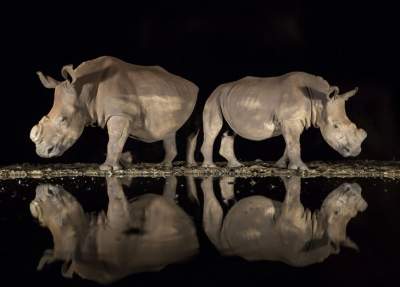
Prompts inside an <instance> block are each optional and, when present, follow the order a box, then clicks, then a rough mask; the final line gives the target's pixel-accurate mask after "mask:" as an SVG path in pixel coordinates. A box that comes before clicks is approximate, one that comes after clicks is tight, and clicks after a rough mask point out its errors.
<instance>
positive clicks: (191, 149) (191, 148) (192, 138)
mask: <svg viewBox="0 0 400 287" xmlns="http://www.w3.org/2000/svg"><path fill="white" fill-rule="evenodd" d="M199 131H200V129H197V131H195V132H194V133H192V134H190V135H189V137H188V138H187V143H186V165H187V166H188V167H192V166H196V165H197V163H196V160H195V158H194V153H195V151H196V146H197V137H198V135H199Z"/></svg>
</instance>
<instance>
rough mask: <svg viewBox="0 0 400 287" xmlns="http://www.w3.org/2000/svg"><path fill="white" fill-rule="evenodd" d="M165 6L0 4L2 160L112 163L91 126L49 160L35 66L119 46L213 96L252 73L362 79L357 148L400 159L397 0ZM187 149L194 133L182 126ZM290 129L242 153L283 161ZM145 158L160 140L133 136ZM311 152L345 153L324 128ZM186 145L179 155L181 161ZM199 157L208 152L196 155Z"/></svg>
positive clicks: (369, 155)
mask: <svg viewBox="0 0 400 287" xmlns="http://www.w3.org/2000/svg"><path fill="white" fill-rule="evenodd" d="M189 2H190V1H188V3H187V4H186V5H185V6H182V5H172V4H171V2H168V3H165V4H164V5H162V6H157V7H156V5H155V4H154V3H151V2H148V3H147V5H146V6H147V7H144V5H143V4H141V5H140V4H139V2H131V1H125V2H121V3H119V2H118V1H108V2H101V1H98V2H94V3H90V2H84V3H86V4H85V6H84V5H83V1H81V3H72V2H65V1H54V2H51V3H47V4H38V3H31V4H28V3H16V2H14V3H13V5H12V6H10V5H8V6H4V7H3V9H2V10H1V14H2V15H1V29H2V31H1V32H2V33H1V37H2V49H3V52H2V85H1V87H2V89H1V92H2V94H1V107H2V109H1V110H2V113H1V127H2V140H1V149H0V164H2V165H4V164H11V163H22V162H34V163H40V162H42V163H47V162H75V161H80V162H99V163H100V162H102V161H103V160H104V158H105V151H106V144H107V134H106V132H105V131H104V130H101V129H100V128H87V129H86V130H85V132H84V133H83V135H82V137H81V138H80V139H79V140H78V142H77V143H76V144H75V145H74V146H73V147H72V148H71V149H70V150H68V151H67V152H66V153H65V154H64V155H63V156H62V157H61V158H56V159H50V160H49V159H41V158H39V157H38V156H37V155H36V154H35V150H34V145H33V143H31V142H30V140H29V131H30V129H31V127H32V126H33V125H34V124H35V123H37V121H38V120H39V119H40V118H41V117H42V116H43V115H45V114H46V113H47V112H48V111H49V110H50V108H51V105H52V100H53V97H52V91H50V90H47V89H45V88H44V87H43V86H42V85H41V84H40V82H39V80H38V78H37V76H36V74H35V72H36V71H37V70H41V71H43V72H44V73H45V74H49V75H51V76H53V77H54V78H56V79H61V75H60V69H61V67H62V66H63V65H66V64H74V66H77V65H79V64H80V63H81V62H82V61H85V60H88V59H93V58H95V57H98V56H102V55H112V56H115V57H118V58H121V59H123V60H125V61H127V62H131V63H135V64H142V65H161V66H163V67H164V68H166V69H167V70H169V71H170V72H172V73H176V74H178V75H181V76H183V77H185V78H187V79H189V80H191V81H193V82H195V83H196V84H197V85H198V86H199V87H200V94H199V103H200V104H203V103H204V102H205V99H206V98H207V97H208V95H209V94H210V93H211V92H212V90H213V89H214V88H215V87H216V86H217V85H218V84H220V83H223V82H227V81H232V80H237V79H238V78H240V77H243V76H246V75H253V76H273V75H280V74H283V73H286V72H289V71H294V70H302V71H306V72H310V73H314V74H318V75H321V76H323V77H324V78H325V79H327V80H328V81H329V82H330V83H331V84H332V85H338V86H339V87H340V88H341V90H343V91H344V90H348V89H352V88H353V87H354V86H358V87H359V88H360V90H359V94H358V95H357V96H356V97H354V98H352V99H351V100H350V101H349V102H348V103H347V107H346V108H347V113H348V115H349V117H350V119H352V120H353V121H354V122H355V123H356V124H357V125H358V126H359V127H362V128H364V129H365V130H366V131H367V132H368V138H367V139H366V141H365V143H364V144H363V152H362V154H361V155H360V156H359V158H364V159H379V160H393V159H399V157H400V147H399V143H400V141H399V135H400V132H399V126H398V122H399V116H398V110H399V99H398V94H397V93H398V70H397V67H398V65H397V63H398V56H397V54H398V51H399V50H398V44H397V40H398V36H399V33H398V32H399V29H398V27H399V23H398V16H397V15H396V12H397V9H396V7H395V5H394V4H390V2H388V3H386V2H384V1H379V2H376V1H374V3H366V1H363V2H354V1H351V2H350V1H347V2H343V3H341V2H338V1H332V2H330V1H318V2H317V1H315V2H314V1H290V2H289V1H259V2H257V3H251V2H247V1H246V2H244V3H240V2H237V3H236V4H235V3H234V2H231V3H229V4H216V3H212V4H209V5H207V4H205V3H204V2H203V4H201V5H197V4H193V3H191V2H190V3H189ZM178 142H179V143H180V147H181V146H182V143H183V142H184V136H183V135H179V137H178ZM283 146H284V143H283V138H281V137H279V138H274V139H270V140H267V141H263V142H251V141H247V140H244V139H238V140H237V144H236V151H237V155H238V157H239V159H241V160H254V159H256V158H261V159H263V160H276V159H278V158H279V157H280V155H281V153H282V152H283ZM127 148H128V149H130V150H132V151H133V152H134V154H135V158H136V160H139V161H159V160H161V159H162V155H163V151H162V147H161V144H160V143H156V144H144V143H140V142H137V141H134V140H129V141H128V144H127ZM302 153H303V159H304V160H305V161H308V160H316V159H321V160H336V159H340V158H341V157H340V155H339V154H337V153H336V152H335V151H333V150H332V149H331V148H330V147H329V146H328V145H327V144H326V143H325V142H324V141H323V139H322V137H321V135H320V133H319V131H318V130H312V129H310V130H309V131H307V132H305V133H304V134H303V136H302ZM183 154H184V152H183V150H181V151H180V155H179V157H178V159H183V158H184V156H183ZM198 160H201V156H200V155H198Z"/></svg>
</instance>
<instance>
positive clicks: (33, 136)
mask: <svg viewBox="0 0 400 287" xmlns="http://www.w3.org/2000/svg"><path fill="white" fill-rule="evenodd" d="M29 136H30V138H31V140H32V141H33V142H36V141H37V140H38V138H39V128H38V126H34V127H33V128H32V130H31V133H30V135H29Z"/></svg>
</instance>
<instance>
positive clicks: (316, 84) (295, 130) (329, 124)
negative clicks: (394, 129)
mask: <svg viewBox="0 0 400 287" xmlns="http://www.w3.org/2000/svg"><path fill="white" fill-rule="evenodd" d="M356 92H357V88H356V89H354V90H352V91H349V92H347V93H345V94H341V95H340V94H339V89H338V88H337V87H334V86H333V87H331V86H330V85H329V84H328V82H326V81H325V80H324V79H322V78H321V77H317V76H314V75H310V74H307V73H303V72H293V73H288V74H285V75H283V76H279V77H270V78H257V77H245V78H242V79H240V80H238V81H235V82H231V83H226V84H222V85H220V86H218V87H217V88H216V89H215V91H214V92H213V93H212V94H211V96H210V97H209V98H208V100H207V102H206V105H205V107H204V111H203V128H204V141H203V145H202V147H201V152H202V154H203V156H204V162H203V166H206V167H209V166H211V167H213V166H215V164H214V163H213V145H214V141H215V138H216V137H217V135H218V134H219V132H220V130H221V128H222V124H223V119H225V120H226V121H227V123H228V124H229V126H230V127H231V128H232V130H233V131H234V132H235V133H236V134H238V135H239V136H241V137H243V138H246V139H250V140H256V141H260V140H264V139H268V138H271V137H274V136H279V135H283V137H284V139H285V142H286V149H285V152H284V154H283V156H282V157H281V158H280V159H279V160H278V162H277V166H278V167H282V168H284V167H288V168H289V169H301V170H305V169H307V166H306V165H305V164H304V163H303V161H302V160H301V156H300V135H301V133H302V132H303V130H304V129H307V128H309V127H311V126H314V127H316V128H320V130H321V133H322V136H323V137H324V139H325V141H326V142H327V143H328V144H329V145H330V146H331V147H332V148H334V149H335V150H336V151H338V152H339V153H340V154H341V155H343V156H345V157H347V156H357V155H358V154H359V153H360V152H361V143H362V142H363V141H364V139H365V138H366V136H367V133H366V132H365V131H364V130H362V129H358V128H357V127H356V125H355V124H353V123H352V122H351V121H350V120H349V118H348V117H347V115H346V111H345V101H346V100H347V99H348V98H350V97H351V96H353V95H354V94H356ZM219 153H220V154H221V155H222V156H223V157H225V158H226V159H227V160H228V166H231V167H236V166H240V165H241V164H240V163H239V161H238V160H237V159H236V156H235V153H234V150H233V137H227V136H224V137H223V139H222V142H221V148H220V151H219Z"/></svg>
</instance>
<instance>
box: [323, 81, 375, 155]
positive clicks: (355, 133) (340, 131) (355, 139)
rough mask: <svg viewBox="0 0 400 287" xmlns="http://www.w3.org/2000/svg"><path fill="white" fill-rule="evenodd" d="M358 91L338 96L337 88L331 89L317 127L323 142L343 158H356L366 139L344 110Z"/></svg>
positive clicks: (356, 89)
mask: <svg viewBox="0 0 400 287" xmlns="http://www.w3.org/2000/svg"><path fill="white" fill-rule="evenodd" d="M357 91H358V88H355V89H353V90H351V91H349V92H347V93H344V94H340V95H339V88H338V87H331V91H330V93H329V94H328V95H327V98H326V101H324V103H323V107H322V110H321V113H320V119H319V123H318V125H319V127H320V130H321V133H322V136H323V138H324V139H325V141H326V142H327V143H328V144H329V145H330V146H331V147H332V148H333V149H335V150H336V151H337V152H339V153H340V154H341V155H342V156H344V157H349V156H357V155H359V154H360V152H361V143H362V142H363V141H364V140H365V138H366V137H367V133H366V132H365V131H364V130H363V129H359V128H357V126H356V125H355V124H354V123H353V122H352V121H350V119H349V118H348V117H347V114H346V110H345V103H346V101H347V100H348V99H349V98H350V97H352V96H354V95H355V94H356V93H357Z"/></svg>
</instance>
